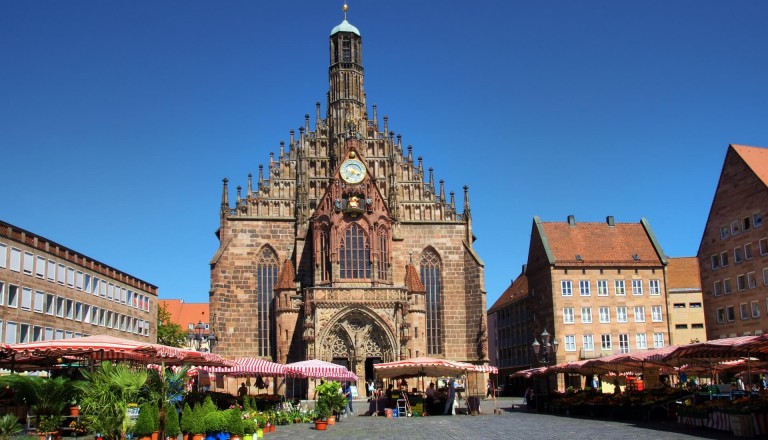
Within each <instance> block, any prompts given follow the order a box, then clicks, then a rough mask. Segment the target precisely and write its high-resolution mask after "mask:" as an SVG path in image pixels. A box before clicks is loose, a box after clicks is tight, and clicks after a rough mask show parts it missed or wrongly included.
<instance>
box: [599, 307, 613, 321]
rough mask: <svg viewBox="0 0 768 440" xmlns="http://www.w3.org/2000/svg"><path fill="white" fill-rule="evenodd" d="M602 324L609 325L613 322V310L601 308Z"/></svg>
mask: <svg viewBox="0 0 768 440" xmlns="http://www.w3.org/2000/svg"><path fill="white" fill-rule="evenodd" d="M599 314H600V323H602V324H607V323H609V322H611V309H610V308H608V307H600V309H599Z"/></svg>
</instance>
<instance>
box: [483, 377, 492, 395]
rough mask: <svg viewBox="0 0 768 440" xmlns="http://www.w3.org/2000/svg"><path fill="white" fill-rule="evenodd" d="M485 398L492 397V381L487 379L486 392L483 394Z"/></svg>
mask: <svg viewBox="0 0 768 440" xmlns="http://www.w3.org/2000/svg"><path fill="white" fill-rule="evenodd" d="M485 397H493V380H491V378H488V390H487V391H486V393H485Z"/></svg>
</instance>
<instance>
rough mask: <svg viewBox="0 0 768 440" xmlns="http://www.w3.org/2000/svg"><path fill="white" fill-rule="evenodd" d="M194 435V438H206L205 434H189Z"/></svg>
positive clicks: (195, 439)
mask: <svg viewBox="0 0 768 440" xmlns="http://www.w3.org/2000/svg"><path fill="white" fill-rule="evenodd" d="M189 435H191V436H192V440H205V434H189Z"/></svg>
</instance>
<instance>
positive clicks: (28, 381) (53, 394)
mask: <svg viewBox="0 0 768 440" xmlns="http://www.w3.org/2000/svg"><path fill="white" fill-rule="evenodd" d="M0 386H7V387H10V388H13V389H14V390H16V399H17V400H19V403H22V404H25V405H29V406H30V408H31V409H32V411H34V413H35V414H37V415H38V416H52V415H55V416H58V415H60V414H61V413H62V411H64V409H65V408H66V407H67V406H68V405H69V403H70V402H71V401H73V400H75V399H76V396H77V394H78V390H79V388H78V387H77V384H76V382H75V381H72V380H70V379H67V378H66V377H57V378H55V379H49V378H44V377H39V376H22V375H18V374H10V375H7V376H2V377H0Z"/></svg>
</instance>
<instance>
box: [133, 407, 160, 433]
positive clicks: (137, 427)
mask: <svg viewBox="0 0 768 440" xmlns="http://www.w3.org/2000/svg"><path fill="white" fill-rule="evenodd" d="M154 415H155V411H154V409H153V408H152V405H151V404H150V403H145V404H143V405H141V409H140V410H139V417H137V418H136V423H135V424H134V425H133V429H132V431H133V434H135V435H136V436H139V437H144V436H148V435H151V434H152V433H153V432H154V431H155V427H154V425H155V422H154V421H153V420H152V418H153V417H154Z"/></svg>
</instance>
